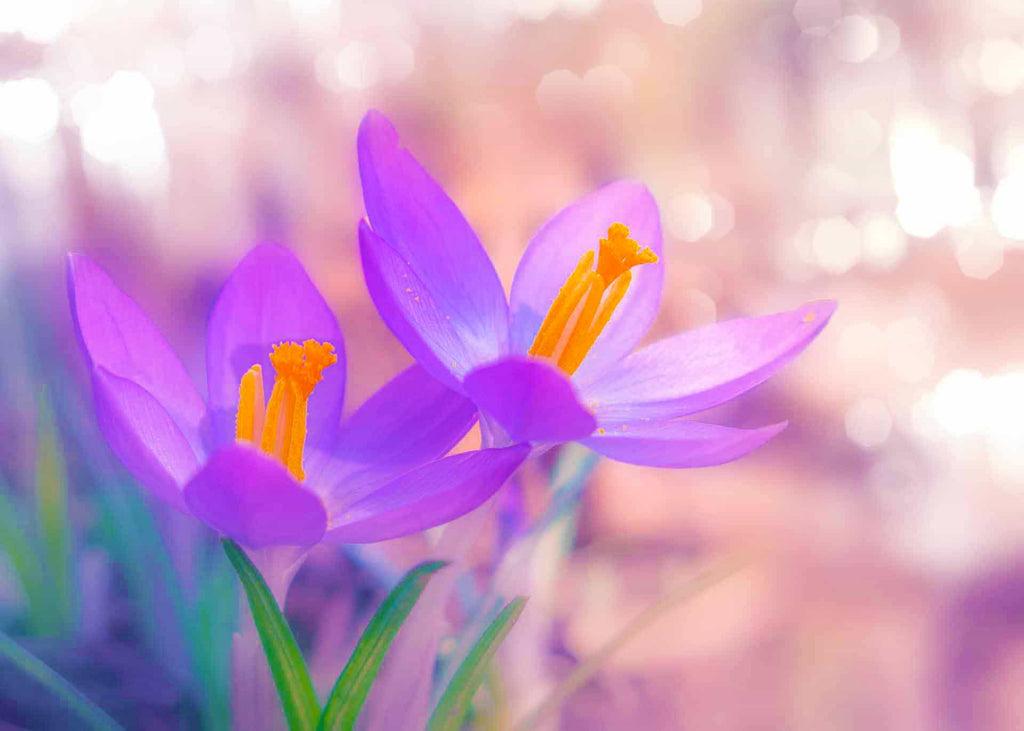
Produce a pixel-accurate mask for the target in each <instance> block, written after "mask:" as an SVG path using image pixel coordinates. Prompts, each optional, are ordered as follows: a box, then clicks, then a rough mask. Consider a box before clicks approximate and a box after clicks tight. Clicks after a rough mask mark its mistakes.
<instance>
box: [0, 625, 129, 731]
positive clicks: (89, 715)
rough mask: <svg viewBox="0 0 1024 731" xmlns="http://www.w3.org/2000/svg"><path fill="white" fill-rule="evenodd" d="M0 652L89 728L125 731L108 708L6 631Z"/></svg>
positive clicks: (0, 637)
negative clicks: (9, 635)
mask: <svg viewBox="0 0 1024 731" xmlns="http://www.w3.org/2000/svg"><path fill="white" fill-rule="evenodd" d="M0 656H3V657H5V658H7V660H8V661H10V663H11V664H12V665H14V666H15V667H17V668H18V669H19V670H21V671H22V672H23V673H25V675H28V676H29V677H31V678H33V679H34V680H36V681H37V682H38V683H39V684H40V685H42V686H44V687H45V688H46V689H47V690H49V691H50V692H51V693H53V694H54V695H55V696H56V697H57V698H59V699H60V701H61V703H62V704H63V705H64V707H65V708H67V709H68V710H69V711H70V712H72V713H74V714H75V716H77V717H78V718H80V719H81V720H82V722H83V723H84V724H85V725H86V726H87V727H88V728H91V729H101V730H102V731H123V728H122V726H121V725H120V724H119V723H118V722H117V721H115V720H114V719H112V718H111V717H110V716H108V715H107V713H106V711H104V710H103V709H102V708H100V707H99V706H97V705H96V704H95V703H93V702H92V701H91V700H89V699H88V698H87V697H86V696H85V695H84V694H83V693H82V692H81V691H80V690H78V689H77V688H76V687H75V686H73V685H71V683H69V682H68V681H67V680H65V679H64V678H63V677H61V676H60V675H59V674H58V673H57V672H56V671H54V670H53V669H52V668H51V667H50V666H49V665H47V664H46V663H44V662H43V661H42V660H40V659H39V658H38V657H36V656H35V655H33V654H32V653H31V652H29V651H28V650H26V649H24V648H23V647H22V646H21V645H19V644H18V643H17V642H15V641H14V640H12V639H11V638H10V637H8V636H7V635H6V634H4V633H3V632H0Z"/></svg>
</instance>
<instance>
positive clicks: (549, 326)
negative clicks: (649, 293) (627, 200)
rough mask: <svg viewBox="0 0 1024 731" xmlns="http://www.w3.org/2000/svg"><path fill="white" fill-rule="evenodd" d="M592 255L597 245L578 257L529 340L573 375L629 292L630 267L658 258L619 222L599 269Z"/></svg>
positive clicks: (604, 244) (601, 250)
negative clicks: (630, 236)
mask: <svg viewBox="0 0 1024 731" xmlns="http://www.w3.org/2000/svg"><path fill="white" fill-rule="evenodd" d="M594 258H595V257H594V252H593V250H591V251H588V252H587V253H585V254H584V255H583V256H581V257H580V260H579V263H578V264H577V265H576V268H575V269H574V270H573V272H572V274H570V275H569V278H568V279H567V280H566V281H565V284H563V285H562V288H561V289H559V290H558V296H557V297H555V301H554V302H552V303H551V308H550V309H549V310H548V314H547V315H545V317H544V321H543V322H542V323H541V326H540V330H538V331H537V337H535V338H534V339H533V345H531V346H530V355H535V356H537V357H540V358H550V359H552V360H554V361H555V362H556V363H557V364H558V367H559V368H560V369H562V370H563V371H564V372H566V373H568V374H569V375H572V374H573V373H575V372H576V369H577V368H579V367H580V364H581V363H582V362H583V359H584V358H586V356H587V353H589V352H590V348H591V347H592V346H593V345H594V342H595V341H596V340H597V338H598V336H599V335H600V334H601V331H602V330H604V327H605V325H607V324H608V321H609V320H610V319H611V317H612V313H614V312H615V308H616V307H618V306H619V303H620V302H622V298H623V297H625V296H626V290H627V289H629V283H630V282H631V281H632V279H633V275H632V273H631V272H630V269H632V268H633V267H635V266H639V265H640V264H653V263H655V262H656V261H658V256H657V255H656V254H655V253H654V252H653V251H651V250H650V249H649V248H647V247H644V248H643V249H641V248H640V245H639V244H638V243H637V242H636V241H634V240H633V239H631V238H629V229H628V228H626V227H625V226H624V225H622V224H621V223H614V224H612V225H611V226H610V227H609V228H608V238H606V239H601V242H600V244H599V246H598V253H597V257H596V258H597V268H596V269H594ZM581 303H582V304H581Z"/></svg>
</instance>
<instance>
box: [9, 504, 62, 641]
mask: <svg viewBox="0 0 1024 731" xmlns="http://www.w3.org/2000/svg"><path fill="white" fill-rule="evenodd" d="M5 493H6V489H5V488H4V487H3V486H2V485H0V553H3V554H5V555H6V556H7V558H8V560H9V561H10V563H11V568H13V569H14V573H15V574H16V575H17V577H18V582H19V583H20V584H21V588H22V591H24V592H25V599H26V601H27V603H28V615H29V616H28V619H29V624H30V626H31V628H32V630H33V631H34V632H36V633H39V634H49V628H50V627H51V626H52V622H51V621H50V619H49V616H50V614H51V608H50V607H49V604H50V603H49V602H48V601H46V577H45V575H44V572H43V565H42V563H40V561H39V555H38V552H37V551H36V550H35V548H34V547H33V545H32V540H31V538H30V537H29V535H28V534H27V533H26V532H25V531H24V530H23V529H22V528H21V525H20V523H21V522H22V521H21V520H19V517H20V516H19V512H18V510H17V507H16V506H15V505H14V504H13V503H12V502H11V501H10V500H8V499H7V495H6V494H5Z"/></svg>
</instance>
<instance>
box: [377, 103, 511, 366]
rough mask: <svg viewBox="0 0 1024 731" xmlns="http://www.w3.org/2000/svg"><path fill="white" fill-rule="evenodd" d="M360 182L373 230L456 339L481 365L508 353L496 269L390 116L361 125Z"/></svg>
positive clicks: (505, 310) (503, 302)
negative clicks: (407, 270) (422, 289)
mask: <svg viewBox="0 0 1024 731" xmlns="http://www.w3.org/2000/svg"><path fill="white" fill-rule="evenodd" d="M358 151H359V177H360V179H361V181H362V185H363V200H364V202H365V204H366V213H367V217H368V218H369V219H370V225H371V226H372V227H373V230H374V231H375V232H376V233H377V234H378V235H379V236H381V237H382V238H383V239H384V240H385V241H387V242H388V243H389V244H390V245H391V246H392V247H393V248H394V250H395V251H396V252H398V255H399V257H400V258H401V259H402V260H403V261H404V262H405V263H406V265H407V266H408V267H409V268H410V269H411V270H412V271H413V272H415V273H416V275H417V276H418V277H419V279H420V280H421V282H422V283H423V285H424V286H425V287H426V288H427V290H428V291H429V293H430V295H431V297H432V299H433V300H434V302H435V303H436V306H437V308H438V310H439V311H440V312H443V313H444V316H445V317H446V318H450V320H448V322H450V327H451V330H452V333H453V334H454V336H455V337H457V338H459V339H460V340H462V341H463V342H464V343H466V346H467V347H468V348H470V349H471V350H473V351H474V352H477V353H479V354H480V356H481V360H479V361H477V362H478V363H479V362H483V361H484V360H490V359H493V358H495V357H497V356H498V355H499V354H501V353H503V352H504V350H505V345H506V342H507V338H508V303H507V302H506V300H505V291H504V289H503V288H502V286H501V280H499V279H498V275H497V272H495V270H494V265H493V264H491V260H490V258H489V257H488V256H487V252H486V251H484V249H483V247H482V246H481V245H480V241H479V239H477V236H476V234H475V233H474V232H473V229H472V228H471V227H470V225H469V223H468V222H467V221H466V219H465V217H464V216H463V215H462V213H461V211H459V209H458V206H456V205H455V203H454V202H453V201H452V200H451V198H449V197H448V196H447V195H446V194H445V192H444V190H442V189H441V186H440V185H438V184H437V182H436V181H435V180H434V179H433V178H431V177H430V175H429V173H427V171H426V170H424V169H423V167H422V166H420V164H419V163H418V162H417V161H416V159H415V158H414V157H413V156H412V155H411V154H410V153H409V151H408V150H406V149H405V148H404V147H402V145H401V141H400V140H399V138H398V133H397V132H396V131H395V128H394V127H393V126H392V124H391V122H389V121H388V120H387V118H386V117H384V115H382V114H381V113H379V112H375V111H371V112H369V113H368V114H367V115H366V117H364V118H363V122H362V124H361V125H360V127H359V139H358Z"/></svg>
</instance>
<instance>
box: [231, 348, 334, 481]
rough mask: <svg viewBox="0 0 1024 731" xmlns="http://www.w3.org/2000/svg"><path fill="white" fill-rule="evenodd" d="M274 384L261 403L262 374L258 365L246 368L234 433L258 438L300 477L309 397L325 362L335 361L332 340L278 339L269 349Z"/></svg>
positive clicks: (321, 374) (261, 444)
mask: <svg viewBox="0 0 1024 731" xmlns="http://www.w3.org/2000/svg"><path fill="white" fill-rule="evenodd" d="M270 362H271V364H272V365H273V366H274V373H275V375H274V388H273V389H272V390H271V392H270V400H269V401H268V402H267V404H266V408H264V405H263V375H262V372H261V369H260V367H259V366H258V365H255V366H253V367H252V368H250V369H249V370H248V371H247V372H246V373H245V375H244V376H242V382H241V384H240V386H239V390H238V396H239V398H238V417H237V419H236V427H235V436H236V437H237V438H238V439H239V440H242V441H248V442H253V443H256V442H257V440H258V443H259V447H260V449H262V450H263V451H264V452H266V453H267V454H269V455H272V456H273V457H275V458H276V459H277V460H278V461H279V462H281V464H283V465H285V466H286V467H287V468H288V470H289V472H291V473H292V475H294V476H295V478H296V479H297V480H302V479H303V478H304V477H305V473H304V472H303V470H302V456H303V450H304V448H305V444H306V417H307V414H308V410H309V397H310V395H311V394H312V393H313V389H314V388H315V387H316V384H317V383H319V382H320V381H321V380H322V379H323V371H324V369H325V368H327V367H329V366H331V365H333V364H334V363H337V362H338V356H337V355H335V353H334V346H333V345H331V344H330V343H319V342H317V341H315V340H307V341H305V342H304V343H303V344H302V345H299V344H298V343H281V344H279V345H276V346H274V350H273V352H272V353H271V354H270Z"/></svg>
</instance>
